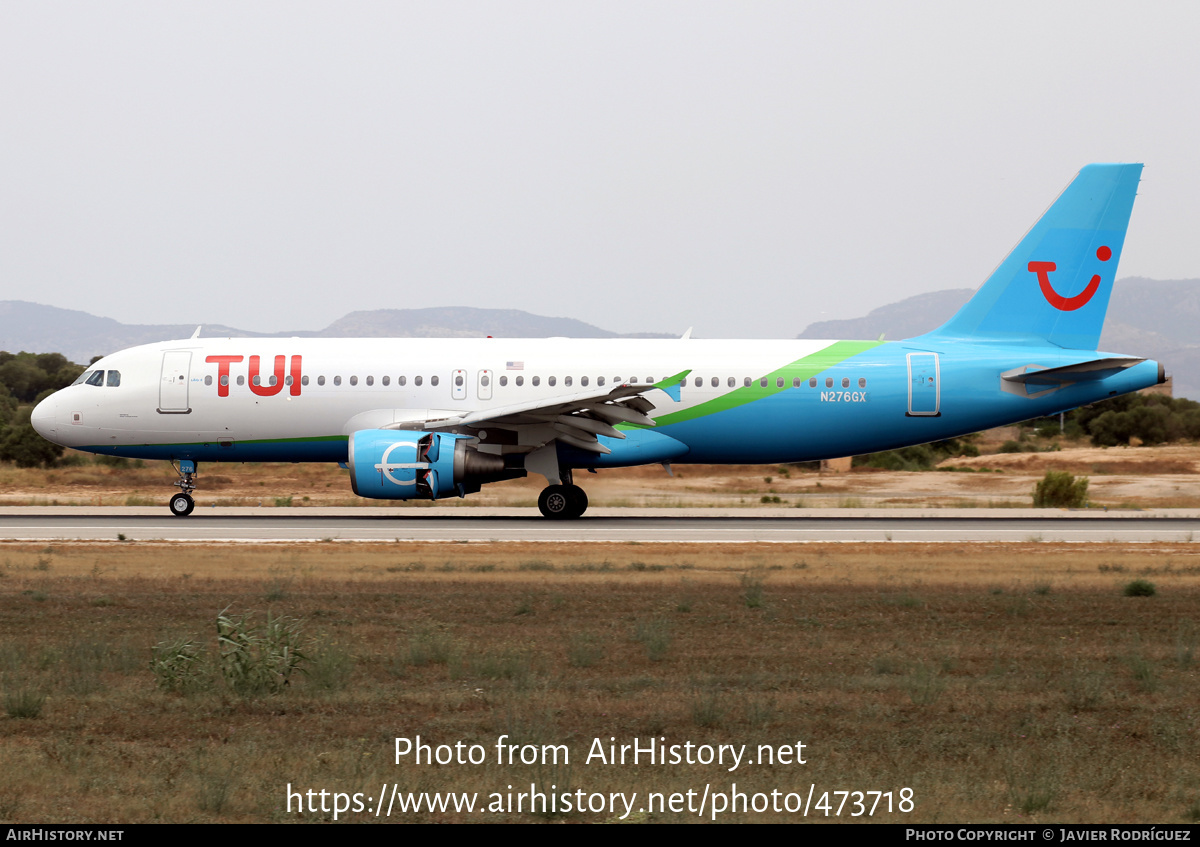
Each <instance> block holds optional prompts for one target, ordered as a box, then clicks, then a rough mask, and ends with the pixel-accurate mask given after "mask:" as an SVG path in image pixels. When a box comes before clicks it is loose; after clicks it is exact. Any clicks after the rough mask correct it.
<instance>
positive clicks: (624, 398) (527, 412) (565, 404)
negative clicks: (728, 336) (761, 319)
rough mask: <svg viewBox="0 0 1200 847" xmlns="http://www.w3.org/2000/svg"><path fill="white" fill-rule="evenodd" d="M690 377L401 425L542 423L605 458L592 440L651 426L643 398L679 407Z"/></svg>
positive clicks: (651, 405)
mask: <svg viewBox="0 0 1200 847" xmlns="http://www.w3.org/2000/svg"><path fill="white" fill-rule="evenodd" d="M690 373H691V370H690V369H689V370H686V371H682V372H680V373H677V374H675V375H674V376H669V377H667V378H666V379H663V380H660V381H659V382H655V383H646V384H645V385H638V384H630V383H623V384H621V385H618V386H615V387H614V388H611V389H608V390H606V391H585V392H580V393H578V394H567V395H559V396H557V397H551V398H542V399H540V400H531V401H528V402H525V403H513V404H510V405H508V406H498V407H495V408H492V409H485V410H479V411H474V412H465V413H461V414H454V415H448V416H446V417H443V418H429V419H426V420H423V421H406V422H405V423H404V424H403V426H404V427H405V428H409V427H415V426H419V427H420V428H422V429H426V430H431V431H437V430H445V429H455V428H459V427H478V426H483V425H485V424H486V425H491V426H498V427H501V428H506V427H518V426H530V425H538V424H541V425H546V426H550V427H551V428H553V429H554V430H555V432H556V434H555V436H554V437H555V438H557V439H558V440H560V441H562V442H563V443H565V444H569V445H571V446H572V447H577V448H579V449H580V450H586V451H588V452H590V453H608V452H611V451H610V450H609V449H608V448H607V447H605V446H604V445H603V444H600V443H599V441H598V440H597V438H596V436H598V435H605V436H608V437H609V438H624V437H625V435H624V434H623V433H622V432H621V431H620V430H618V429H615V428H614V424H620V423H631V424H638V425H639V426H654V419H653V418H651V417H650V415H649V413H650V412H652V411H654V408H655V405H654V403H652V402H651V401H650V400H649V399H647V398H646V396H645V395H646V394H647V393H649V392H651V391H654V390H662V391H664V392H666V393H667V395H668V396H670V397H671V398H672V399H673V400H675V401H676V402H678V401H679V396H680V394H679V385H680V382H681V381H682V380H683V379H685V378H686V377H687V375H688V374H690Z"/></svg>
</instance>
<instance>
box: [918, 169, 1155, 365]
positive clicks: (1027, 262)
mask: <svg viewBox="0 0 1200 847" xmlns="http://www.w3.org/2000/svg"><path fill="white" fill-rule="evenodd" d="M1141 173H1142V166H1141V165H1088V166H1087V167H1085V168H1084V169H1083V170H1081V171H1080V172H1079V174H1078V175H1077V176H1076V177H1075V179H1074V180H1072V182H1071V184H1070V185H1068V186H1067V187H1066V190H1064V191H1063V193H1062V194H1060V195H1059V197H1058V199H1057V200H1055V201H1054V204H1053V205H1052V206H1051V207H1050V208H1049V209H1047V210H1046V213H1045V214H1043V215H1042V217H1041V219H1040V220H1038V222H1037V223H1036V224H1034V225H1033V228H1032V229H1031V230H1029V232H1028V233H1026V235H1025V237H1024V238H1022V239H1021V242H1020V243H1019V244H1018V245H1017V246H1016V247H1014V248H1013V251H1012V252H1011V253H1009V254H1008V257H1007V258H1006V259H1005V260H1004V261H1003V262H1001V263H1000V266H999V267H998V268H996V270H995V271H994V272H993V273H992V275H991V276H990V277H988V279H987V281H986V282H985V283H984V284H983V285H982V286H981V287H980V288H979V290H978V291H976V292H975V295H974V296H973V297H972V298H971V299H970V300H969V301H968V302H967V304H966V305H965V306H963V307H962V308H961V309H960V310H959V311H958V314H956V315H955V316H954V317H952V318H951V319H950V320H949V321H947V322H946V323H945V324H943V325H942V326H941V327H940V328H938V329H935V330H934V331H933V332H931V333H928V335H927V336H923V337H927V338H939V339H940V338H955V339H961V340H972V341H984V340H986V341H996V342H1009V343H1024V344H1046V343H1050V344H1054V345H1057V346H1059V347H1066V348H1070V349H1077V350H1095V349H1096V348H1097V346H1098V345H1099V342H1100V330H1101V329H1102V328H1103V326H1104V315H1105V313H1106V312H1107V311H1108V298H1109V296H1110V295H1111V294H1112V286H1113V280H1114V279H1115V278H1116V273H1117V262H1118V261H1119V260H1120V258H1121V247H1122V246H1123V245H1124V243H1125V230H1126V228H1127V227H1128V226H1129V214H1130V212H1131V211H1132V210H1133V198H1134V197H1135V196H1136V194H1137V187H1138V181H1139V180H1140V178H1141Z"/></svg>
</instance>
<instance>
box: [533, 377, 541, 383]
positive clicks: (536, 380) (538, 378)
mask: <svg viewBox="0 0 1200 847" xmlns="http://www.w3.org/2000/svg"><path fill="white" fill-rule="evenodd" d="M532 382H533V384H534V385H541V384H542V378H541V377H540V376H535V377H534V378H533V380H532Z"/></svg>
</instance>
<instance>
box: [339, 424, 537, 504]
mask: <svg viewBox="0 0 1200 847" xmlns="http://www.w3.org/2000/svg"><path fill="white" fill-rule="evenodd" d="M471 441H472V439H471V438H470V437H469V436H465V435H451V434H449V433H443V432H420V431H410V430H395V429H363V430H359V431H358V432H355V433H352V434H351V435H350V442H349V465H350V485H351V487H352V488H353V489H354V493H355V494H357V495H358V496H359V497H370V498H373V499H376V500H412V499H425V500H436V499H438V498H439V497H448V496H451V495H458V496H459V497H462V496H465V495H467V494H470V493H472V492H475V491H478V490H479V488H480V486H481V485H483V484H484V483H487V482H496V481H498V480H502V479H513V478H515V477H520V476H524V475H525V471H524V470H517V469H506V468H505V467H504V459H503V458H502V457H501V456H497V455H493V454H491V453H481V452H479V451H478V450H476V449H475V448H474V447H473V446H472V445H471V443H470V442H471Z"/></svg>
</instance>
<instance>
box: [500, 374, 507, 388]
mask: <svg viewBox="0 0 1200 847" xmlns="http://www.w3.org/2000/svg"><path fill="white" fill-rule="evenodd" d="M506 385H508V377H506V376H502V377H500V387H501V388H503V387H504V386H506Z"/></svg>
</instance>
